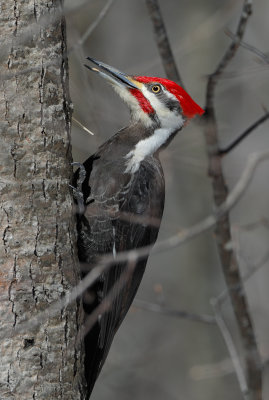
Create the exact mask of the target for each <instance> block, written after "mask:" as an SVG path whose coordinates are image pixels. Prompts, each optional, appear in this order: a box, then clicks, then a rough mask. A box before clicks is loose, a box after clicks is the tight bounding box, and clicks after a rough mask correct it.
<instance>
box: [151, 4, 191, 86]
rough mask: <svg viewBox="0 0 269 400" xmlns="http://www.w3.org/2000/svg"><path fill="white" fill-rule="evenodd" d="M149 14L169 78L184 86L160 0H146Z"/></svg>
mask: <svg viewBox="0 0 269 400" xmlns="http://www.w3.org/2000/svg"><path fill="white" fill-rule="evenodd" d="M146 4H147V7H148V11H149V15H150V18H151V21H152V23H153V28H154V33H155V40H156V43H157V46H158V49H159V53H160V57H161V60H162V64H163V67H164V70H165V73H166V75H167V78H168V79H171V80H172V81H174V82H177V83H178V84H179V85H180V86H182V87H183V88H184V85H183V82H182V79H181V77H180V74H179V71H178V69H177V66H176V62H175V59H174V55H173V52H172V49H171V46H170V43H169V39H168V36H167V32H166V27H165V24H164V20H163V17H162V13H161V10H160V6H159V4H158V0H146Z"/></svg>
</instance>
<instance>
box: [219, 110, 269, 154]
mask: <svg viewBox="0 0 269 400" xmlns="http://www.w3.org/2000/svg"><path fill="white" fill-rule="evenodd" d="M268 118H269V112H267V113H265V114H264V115H263V116H262V117H261V118H259V119H258V120H257V121H256V122H254V123H253V124H252V125H250V127H248V128H247V129H246V130H245V131H244V132H242V133H241V134H240V135H239V136H238V137H237V138H236V139H235V140H233V141H232V142H231V143H230V144H229V145H228V146H226V147H224V148H222V149H219V152H218V154H219V155H220V156H224V155H226V154H228V153H229V152H230V151H231V150H233V149H234V148H235V147H236V146H238V145H239V144H240V143H241V142H242V140H244V139H245V138H246V137H247V136H248V135H249V134H250V133H251V132H253V131H254V130H255V129H256V128H258V126H259V125H261V124H262V123H263V122H265V121H266V120H267V119H268Z"/></svg>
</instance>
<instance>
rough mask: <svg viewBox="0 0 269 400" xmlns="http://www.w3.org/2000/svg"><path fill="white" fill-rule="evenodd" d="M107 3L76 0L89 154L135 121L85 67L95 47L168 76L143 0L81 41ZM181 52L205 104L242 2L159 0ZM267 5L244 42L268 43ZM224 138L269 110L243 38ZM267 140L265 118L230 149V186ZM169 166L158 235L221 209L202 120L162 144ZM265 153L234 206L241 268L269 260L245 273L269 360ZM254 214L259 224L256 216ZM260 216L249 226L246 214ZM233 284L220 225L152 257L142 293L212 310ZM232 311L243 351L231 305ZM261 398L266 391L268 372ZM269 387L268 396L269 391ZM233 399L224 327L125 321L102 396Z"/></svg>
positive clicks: (75, 69)
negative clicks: (220, 246) (219, 244)
mask: <svg viewBox="0 0 269 400" xmlns="http://www.w3.org/2000/svg"><path fill="white" fill-rule="evenodd" d="M105 4H106V2H105V1H101V0H92V1H90V0H89V1H87V2H83V1H80V2H79V1H76V2H73V1H72V0H67V1H66V2H65V5H66V15H67V31H68V45H69V49H70V48H71V47H72V46H74V45H76V47H75V49H74V50H73V51H71V52H70V55H69V64H70V86H71V97H72V101H73V104H74V116H75V118H76V119H78V120H79V121H80V122H81V123H82V124H84V125H85V126H87V127H88V128H89V129H90V130H92V131H93V132H94V133H95V136H90V135H88V134H87V133H86V132H84V131H83V130H81V129H80V128H79V127H77V126H76V125H75V124H73V154H74V160H75V161H83V160H84V159H86V158H87V157H88V156H89V155H91V154H92V153H93V152H94V151H95V150H96V148H97V147H98V146H99V145H100V144H101V143H102V142H103V141H105V140H106V139H107V138H108V137H110V136H111V135H112V134H113V133H115V132H116V131H117V130H118V129H119V128H121V127H122V126H124V125H126V124H127V123H128V118H129V116H128V110H127V107H126V106H125V105H124V104H123V103H122V101H121V100H120V99H118V97H117V95H116V94H115V93H114V92H113V90H112V89H111V88H110V87H109V86H108V85H107V84H106V83H105V82H103V81H102V80H101V79H100V78H99V77H97V76H96V75H95V74H92V73H90V72H89V71H88V70H86V68H85V67H83V64H84V63H85V57H86V56H92V57H95V58H97V59H99V60H102V61H104V62H106V63H108V64H110V65H112V66H115V67H116V68H119V69H121V70H123V71H125V72H128V73H130V74H132V73H133V74H136V75H148V76H162V77H164V76H165V74H164V71H163V67H162V65H161V62H160V58H159V55H158V51H157V48H156V44H155V42H154V37H153V32H152V25H151V21H150V20H149V17H148V13H147V9H146V6H145V2H144V0H115V1H114V3H113V4H112V6H111V7H110V9H109V11H108V13H107V14H106V16H105V18H104V19H103V20H102V21H101V22H100V23H99V24H98V26H97V27H96V29H95V30H94V31H93V32H92V34H91V35H90V36H89V38H88V39H87V40H86V41H85V42H84V43H83V44H82V45H78V43H79V40H80V38H81V37H82V35H83V33H84V32H85V31H86V30H87V29H88V28H89V26H90V25H91V24H92V23H93V22H94V21H95V20H96V18H97V16H98V15H99V13H100V11H101V10H102V8H103V7H104V5H105ZM160 6H161V9H162V12H163V16H164V20H165V22H166V26H167V30H168V34H169V38H170V40H171V45H172V48H173V52H174V55H175V58H176V61H177V63H178V66H179V69H180V73H181V76H182V77H183V79H184V82H185V85H186V88H187V91H188V92H189V93H190V95H191V96H192V97H193V98H194V99H195V101H197V102H198V104H200V105H201V106H203V105H204V101H205V86H206V81H207V75H208V74H210V73H211V72H213V71H214V69H215V67H216V65H217V63H218V61H219V60H220V57H221V56H222V54H223V52H224V50H225V49H226V47H227V46H228V45H229V44H230V39H229V38H228V36H227V35H226V34H225V32H224V31H225V28H229V29H230V30H231V31H233V32H234V31H235V28H236V24H237V22H238V19H239V16H240V12H241V7H242V1H236V0H232V1H228V0H227V1H226V0H225V1H224V0H222V1H220V0H219V1H216V0H215V1H214V0H203V1H201V0H194V1H187V0H185V1H184V0H166V1H164V0H160ZM268 15H269V3H268V1H266V0H257V1H254V14H253V16H252V17H251V19H250V21H249V23H248V26H247V31H246V35H245V40H246V41H247V42H248V43H250V44H252V45H254V46H257V47H258V48H259V49H260V50H262V51H264V52H266V51H267V49H268ZM216 94H217V97H216V107H217V118H218V126H219V138H220V143H221V144H222V145H225V144H227V143H229V142H230V141H231V140H232V139H233V138H235V137H236V136H237V135H238V134H239V133H241V132H242V131H243V130H244V129H246V128H247V127H248V126H249V125H250V124H251V123H252V122H254V121H255V120H256V119H257V118H259V117H260V116H261V115H262V114H263V112H264V111H263V107H268V106H269V102H268V94H269V88H268V64H267V65H266V63H264V62H262V61H261V60H260V59H259V58H258V57H257V56H256V55H254V54H253V53H251V52H248V51H247V50H245V49H242V48H240V49H239V51H238V53H237V55H236V58H235V59H234V60H233V61H232V63H231V64H230V65H229V68H228V69H227V71H226V73H225V75H224V77H223V78H222V79H221V81H220V84H219V85H218V87H217V91H216ZM266 148H267V149H268V148H269V132H268V122H267V123H265V124H263V125H262V126H260V127H259V128H258V129H257V130H256V131H255V132H254V133H253V134H252V135H251V136H250V137H248V138H247V139H246V140H245V141H244V142H243V143H242V144H241V145H240V146H239V147H238V148H237V149H235V150H234V151H233V152H231V154H229V155H228V156H227V157H225V158H224V160H223V164H224V169H225V176H226V179H227V183H228V186H229V188H230V189H231V188H232V187H233V186H234V185H235V183H236V182H237V180H238V179H239V177H240V175H241V173H242V171H243V170H244V168H245V166H246V162H247V157H248V155H249V154H250V153H253V152H259V151H262V150H265V149H266ZM162 162H163V166H164V170H165V176H166V204H165V212H164V217H163V221H162V227H161V230H160V234H159V240H162V239H165V238H168V237H169V236H171V235H173V234H174V233H175V232H177V231H178V230H179V229H180V228H187V227H190V226H191V225H192V224H194V223H196V222H198V221H200V220H201V219H202V218H204V217H206V216H207V215H208V214H210V213H211V212H212V209H213V204H212V192H211V186H210V181H209V179H208V177H207V158H206V151H205V145H204V137H203V130H202V127H199V126H197V124H195V123H194V122H191V123H190V124H189V126H188V127H187V128H186V129H184V130H183V131H182V132H180V134H179V135H178V136H177V137H176V138H175V139H174V141H173V142H172V144H171V145H170V147H169V148H168V149H167V150H165V152H164V153H163V154H162ZM268 200H269V191H268V162H267V161H266V162H264V163H263V164H262V165H260V166H259V167H258V169H257V172H256V174H255V177H254V180H253V181H252V182H251V184H250V185H249V187H248V189H247V191H246V193H245V195H244V197H243V198H242V199H241V201H240V202H239V203H238V204H237V205H236V207H234V209H233V210H232V212H231V220H232V226H233V239H234V241H233V245H235V246H237V248H238V257H239V260H240V267H241V271H242V275H243V276H244V275H245V274H246V273H248V272H249V271H250V270H251V268H253V267H255V266H257V264H258V263H259V261H260V260H261V259H262V258H264V259H265V262H264V263H262V265H261V267H260V268H259V269H258V270H257V271H256V272H255V274H253V275H252V277H251V278H250V279H249V280H248V281H246V290H247V295H248V300H249V304H250V307H251V311H252V317H253V319H254V322H255V330H256V334H257V338H258V342H259V348H260V351H261V355H262V359H263V361H264V362H265V363H266V361H267V359H268V355H269V335H268V304H269V294H268V275H269V274H268V267H269V263H268V261H267V257H266V253H267V252H268V245H267V243H268V236H269V231H268V225H266V223H261V222H260V221H261V219H262V218H266V217H268ZM256 222H257V224H256ZM249 223H255V224H254V225H253V226H250V227H249V229H245V228H244V226H245V224H249ZM223 289H224V282H223V276H222V272H221V269H220V266H219V261H218V255H217V251H216V244H215V242H214V235H213V232H212V231H211V232H207V233H204V234H203V235H201V236H199V237H198V238H196V239H194V240H192V241H191V242H189V243H187V244H185V245H184V246H182V247H180V248H177V249H174V250H169V251H166V252H164V253H162V254H158V255H152V256H151V257H150V260H149V262H148V266H147V270H146V273H145V276H144V279H143V282H142V285H141V287H140V289H139V292H138V294H137V298H139V299H143V300H146V301H150V302H159V301H161V302H164V304H166V305H167V306H170V307H173V308H177V309H182V310H187V311H190V312H195V313H210V314H212V309H211V306H210V299H211V298H214V297H216V296H217V295H218V294H220V293H221V291H222V290H223ZM222 312H223V316H224V317H225V320H226V322H227V324H228V326H229V328H230V329H231V332H232V335H233V338H234V340H235V342H236V343H237V346H238V350H239V352H240V351H241V348H240V343H239V341H238V335H237V330H236V327H235V324H234V319H233V314H232V312H231V308H230V303H229V301H228V300H226V301H225V302H224V303H223V306H222ZM266 375H267V374H266V368H265V385H264V386H265V387H264V399H266V398H269V394H268V389H266V387H267V386H268V382H267V379H266ZM266 393H267V394H266ZM130 398H132V399H137V400H142V399H143V400H144V399H148V398H150V399H153V398H154V399H156V400H161V399H167V400H181V399H184V400H185V399H190V400H211V399H212V400H213V399H216V398H217V399H218V400H226V399H227V398H229V399H230V400H235V399H241V398H242V396H241V394H240V390H239V386H238V383H237V379H236V376H235V375H234V373H233V367H232V364H231V362H230V360H229V354H228V352H227V349H226V346H225V344H224V341H223V338H222V336H221V334H220V332H219V330H218V328H217V327H215V326H210V325H206V324H202V323H198V322H192V321H189V320H184V319H176V318H171V317H168V316H163V315H160V314H156V313H151V312H147V311H143V310H141V309H139V308H137V307H132V308H131V310H130V312H129V313H128V316H127V317H126V320H125V321H124V323H123V324H122V327H121V328H120V330H119V332H118V334H117V335H116V338H115V340H114V343H113V346H112V348H111V351H110V354H109V357H108V359H107V362H106V364H105V367H104V368H103V371H102V373H101V376H100V378H99V380H98V382H97V384H96V387H95V389H94V392H93V395H92V399H93V400H107V399H111V400H112V399H130Z"/></svg>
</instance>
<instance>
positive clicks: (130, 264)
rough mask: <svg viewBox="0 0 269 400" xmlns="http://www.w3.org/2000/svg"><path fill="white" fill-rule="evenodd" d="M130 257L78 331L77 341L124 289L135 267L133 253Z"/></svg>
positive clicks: (108, 308)
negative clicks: (114, 281)
mask: <svg viewBox="0 0 269 400" xmlns="http://www.w3.org/2000/svg"><path fill="white" fill-rule="evenodd" d="M130 254H131V256H130V257H129V259H128V260H127V265H126V268H125V270H124V272H123V273H122V274H121V276H120V277H119V279H118V280H117V281H116V283H115V284H114V285H113V286H112V288H111V289H110V291H109V292H108V294H107V295H106V297H105V298H104V299H103V300H102V302H101V303H100V304H99V305H98V306H97V307H96V308H95V309H94V311H93V312H92V313H91V314H90V315H89V316H88V317H87V319H86V321H85V323H84V325H83V326H82V327H81V329H80V330H79V334H78V340H79V338H81V337H85V336H86V335H87V333H88V332H89V331H90V330H91V328H92V327H93V325H94V324H95V323H96V322H97V320H98V317H99V315H101V314H103V313H105V312H106V311H109V310H110V308H111V307H112V305H113V301H114V300H115V298H116V296H118V295H119V293H120V292H121V290H122V289H123V288H124V285H125V284H126V282H127V281H128V279H129V277H130V276H131V275H132V273H133V271H134V269H135V267H136V261H137V257H136V255H135V254H134V253H130Z"/></svg>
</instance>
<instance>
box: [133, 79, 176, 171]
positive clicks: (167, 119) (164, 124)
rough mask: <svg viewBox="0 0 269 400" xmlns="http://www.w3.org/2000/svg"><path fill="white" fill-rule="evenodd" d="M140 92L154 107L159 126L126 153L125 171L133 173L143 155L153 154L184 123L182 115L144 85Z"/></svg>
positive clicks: (166, 92)
mask: <svg viewBox="0 0 269 400" xmlns="http://www.w3.org/2000/svg"><path fill="white" fill-rule="evenodd" d="M163 91H164V92H165V94H166V95H167V97H169V98H171V99H173V100H175V101H178V100H177V98H176V97H175V96H174V95H173V94H172V93H170V92H168V91H167V90H166V89H165V88H163ZM142 93H143V95H144V96H145V97H146V99H147V100H148V101H149V102H150V104H151V106H152V107H153V108H154V110H155V112H156V114H157V117H158V119H159V121H160V124H161V128H159V129H156V130H155V131H154V133H153V135H151V136H150V137H148V138H147V139H143V140H140V142H138V143H137V144H136V146H135V148H134V150H132V151H130V152H129V153H128V154H127V155H126V158H127V160H128V161H127V166H126V170H125V173H135V172H136V171H137V170H138V168H139V166H140V163H141V161H143V160H144V158H145V157H147V156H149V155H151V154H154V153H155V152H156V151H157V150H158V149H159V148H160V147H161V146H162V145H164V143H165V142H166V141H167V140H168V139H169V136H170V135H171V134H173V133H174V132H175V131H177V130H178V129H180V128H181V127H182V126H183V124H184V119H183V118H182V116H181V115H180V114H179V113H177V112H173V111H171V110H169V109H168V108H167V107H166V105H165V104H163V103H162V102H161V101H160V100H159V99H158V97H157V96H156V94H154V93H153V92H151V91H150V90H149V89H147V87H146V86H143V87H142Z"/></svg>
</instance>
